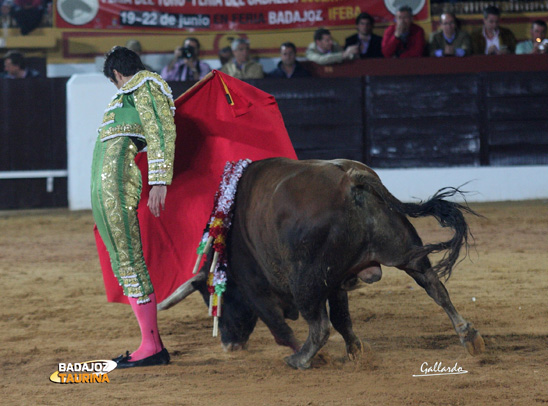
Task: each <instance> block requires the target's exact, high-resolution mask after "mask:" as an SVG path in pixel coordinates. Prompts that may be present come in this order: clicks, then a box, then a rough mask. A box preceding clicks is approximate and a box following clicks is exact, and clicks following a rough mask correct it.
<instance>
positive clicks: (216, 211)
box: [193, 159, 251, 337]
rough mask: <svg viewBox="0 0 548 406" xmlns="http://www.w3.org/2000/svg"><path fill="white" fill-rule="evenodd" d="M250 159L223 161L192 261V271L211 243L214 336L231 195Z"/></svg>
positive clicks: (223, 285) (209, 284)
mask: <svg viewBox="0 0 548 406" xmlns="http://www.w3.org/2000/svg"><path fill="white" fill-rule="evenodd" d="M250 163H251V160H250V159H241V160H239V161H237V162H233V161H228V162H227V163H226V165H225V169H224V171H223V176H222V180H221V184H220V185H219V190H217V193H215V200H214V203H213V211H212V213H211V218H210V220H209V223H208V224H207V226H206V228H205V230H204V234H203V236H202V240H201V242H200V244H199V245H198V249H197V254H198V259H197V260H196V264H195V265H194V270H193V273H196V272H198V269H199V268H200V263H201V261H202V257H203V256H204V254H206V255H207V253H208V252H209V250H210V248H211V247H213V251H214V254H213V261H212V262H211V267H210V268H209V275H208V278H207V289H208V292H209V315H210V316H213V337H217V335H218V332H219V317H221V305H222V302H223V293H224V292H225V291H226V270H227V268H228V261H227V258H226V238H227V234H228V231H229V230H230V226H231V225H232V215H233V209H234V198H235V196H236V189H237V188H238V182H239V180H240V178H241V177H242V175H243V173H244V171H245V169H246V168H247V167H248V165H249V164H250Z"/></svg>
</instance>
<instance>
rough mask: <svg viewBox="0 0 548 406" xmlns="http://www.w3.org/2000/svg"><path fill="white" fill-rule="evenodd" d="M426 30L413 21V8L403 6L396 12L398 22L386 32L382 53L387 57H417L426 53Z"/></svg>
mask: <svg viewBox="0 0 548 406" xmlns="http://www.w3.org/2000/svg"><path fill="white" fill-rule="evenodd" d="M424 47H425V39H424V30H423V29H422V28H421V27H419V26H418V25H417V24H415V23H413V10H411V7H409V6H402V7H400V8H399V9H398V11H397V12H396V24H394V25H391V26H390V27H388V28H387V29H386V31H385V32H384V36H383V38H382V53H383V55H384V56H385V58H415V57H419V56H423V55H424Z"/></svg>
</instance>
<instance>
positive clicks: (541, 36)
mask: <svg viewBox="0 0 548 406" xmlns="http://www.w3.org/2000/svg"><path fill="white" fill-rule="evenodd" d="M545 39H546V23H545V22H544V21H542V20H536V21H533V23H532V24H531V39H530V40H528V41H523V42H520V43H519V44H518V45H517V46H516V54H518V55H522V54H545V53H546V52H547V51H548V44H543V43H542V41H544V40H545Z"/></svg>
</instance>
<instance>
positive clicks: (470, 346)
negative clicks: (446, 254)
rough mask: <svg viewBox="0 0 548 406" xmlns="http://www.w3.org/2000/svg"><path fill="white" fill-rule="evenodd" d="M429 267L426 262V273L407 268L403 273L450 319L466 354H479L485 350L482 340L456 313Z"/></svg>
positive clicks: (445, 291)
mask: <svg viewBox="0 0 548 406" xmlns="http://www.w3.org/2000/svg"><path fill="white" fill-rule="evenodd" d="M423 263H424V262H423ZM429 265H430V264H429V261H428V266H425V267H423V269H427V270H426V271H416V270H413V269H409V268H406V269H405V271H406V272H407V273H408V274H409V275H410V276H411V277H412V278H413V279H415V281H416V282H417V283H418V284H419V285H420V286H422V287H423V288H424V290H426V292H427V293H428V295H430V297H432V299H434V301H435V302H436V303H437V304H438V305H440V306H441V307H443V310H445V312H446V313H447V315H448V316H449V319H451V322H452V323H453V327H454V328H455V331H456V332H457V334H458V336H459V338H460V341H461V343H462V344H463V345H464V346H465V347H466V349H467V350H468V352H469V353H470V354H471V355H478V354H481V353H482V352H483V351H484V350H485V343H484V342H483V338H482V337H481V335H480V334H479V333H478V331H477V330H476V329H474V328H473V327H472V324H471V323H469V322H467V321H466V320H465V319H464V318H463V317H462V316H461V315H460V314H459V313H458V312H457V310H456V309H455V307H454V306H453V303H451V299H450V298H449V293H448V292H447V289H445V286H444V285H443V283H441V281H440V279H439V277H438V275H437V274H436V273H435V272H434V271H432V270H430V269H429V268H430V266H429Z"/></svg>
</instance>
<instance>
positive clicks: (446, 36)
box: [430, 12, 472, 56]
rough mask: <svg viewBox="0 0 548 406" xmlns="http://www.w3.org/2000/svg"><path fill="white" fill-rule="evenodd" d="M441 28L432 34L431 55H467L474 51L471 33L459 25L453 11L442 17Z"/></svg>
mask: <svg viewBox="0 0 548 406" xmlns="http://www.w3.org/2000/svg"><path fill="white" fill-rule="evenodd" d="M440 23H441V30H440V31H438V32H434V33H432V35H430V56H467V55H470V54H471V53H472V40H471V39H470V35H469V34H468V33H467V32H466V31H463V30H461V29H459V27H458V22H457V18H456V17H455V14H454V13H452V12H445V13H443V14H442V15H441V17H440Z"/></svg>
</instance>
